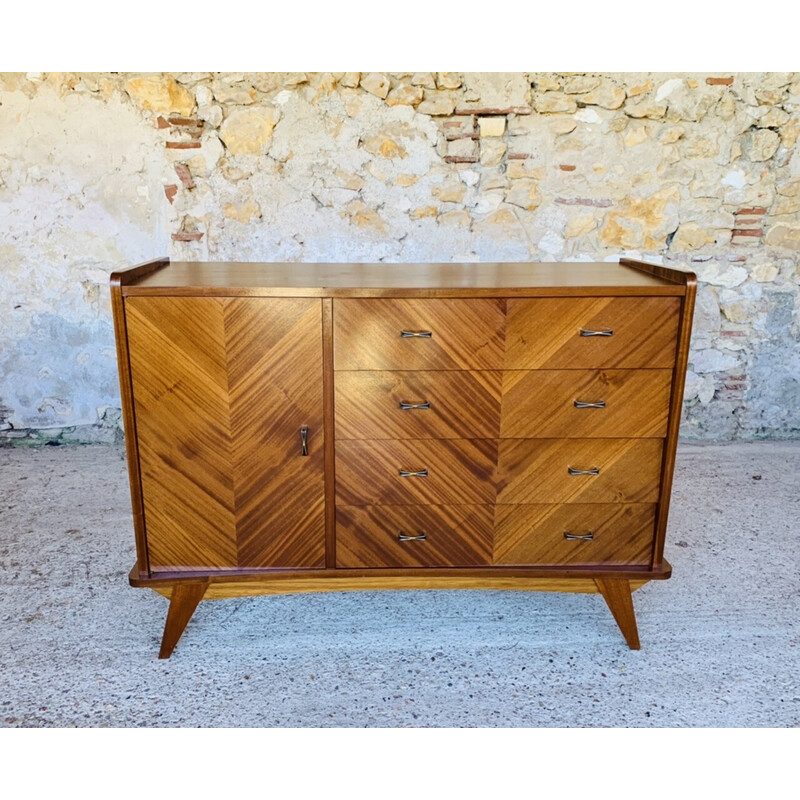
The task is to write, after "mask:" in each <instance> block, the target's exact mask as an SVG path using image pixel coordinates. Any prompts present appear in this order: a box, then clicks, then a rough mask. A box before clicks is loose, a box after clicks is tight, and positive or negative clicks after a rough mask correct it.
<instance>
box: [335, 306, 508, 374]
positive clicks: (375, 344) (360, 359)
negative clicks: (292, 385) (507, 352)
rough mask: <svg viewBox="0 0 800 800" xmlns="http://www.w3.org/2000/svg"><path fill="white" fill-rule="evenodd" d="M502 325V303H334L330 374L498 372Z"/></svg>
mask: <svg viewBox="0 0 800 800" xmlns="http://www.w3.org/2000/svg"><path fill="white" fill-rule="evenodd" d="M504 325H505V302H504V301H502V300H494V299H487V300H484V299H476V300H445V299H442V300H419V299H409V300H405V299H393V300H371V299H361V300H348V299H346V300H334V306H333V348H334V350H333V352H334V368H335V369H337V370H361V369H368V370H425V369H435V370H470V369H473V370H487V369H488V370H491V369H501V368H502V366H503V332H504ZM404 333H405V334H406V335H405V336H404V335H403V334H404ZM415 334H416V335H415Z"/></svg>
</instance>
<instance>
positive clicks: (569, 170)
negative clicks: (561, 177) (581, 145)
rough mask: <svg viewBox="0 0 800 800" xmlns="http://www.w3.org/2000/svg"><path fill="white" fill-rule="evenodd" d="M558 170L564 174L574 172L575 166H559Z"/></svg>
mask: <svg viewBox="0 0 800 800" xmlns="http://www.w3.org/2000/svg"><path fill="white" fill-rule="evenodd" d="M558 168H559V169H560V170H563V171H564V172H574V171H575V165H574V164H559V165H558Z"/></svg>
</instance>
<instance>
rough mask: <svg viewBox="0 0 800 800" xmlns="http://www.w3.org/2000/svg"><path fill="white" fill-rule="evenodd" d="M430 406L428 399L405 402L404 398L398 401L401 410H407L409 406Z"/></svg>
mask: <svg viewBox="0 0 800 800" xmlns="http://www.w3.org/2000/svg"><path fill="white" fill-rule="evenodd" d="M430 407H431V403H430V400H423V401H422V402H420V403H407V402H406V401H405V400H401V401H400V408H402V409H403V411H408V410H409V409H411V408H430Z"/></svg>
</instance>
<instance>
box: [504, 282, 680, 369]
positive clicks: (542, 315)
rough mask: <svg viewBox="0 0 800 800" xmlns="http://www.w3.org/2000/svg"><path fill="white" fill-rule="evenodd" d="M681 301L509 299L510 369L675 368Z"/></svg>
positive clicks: (674, 298) (508, 365)
mask: <svg viewBox="0 0 800 800" xmlns="http://www.w3.org/2000/svg"><path fill="white" fill-rule="evenodd" d="M680 302H681V301H680V298H679V297H569V298H567V297H556V298H541V299H533V300H528V299H515V300H509V301H508V318H507V321H506V361H505V367H506V369H594V368H601V367H623V368H626V369H627V368H637V367H650V368H653V369H656V368H658V369H668V368H671V367H672V366H673V364H674V363H675V349H676V342H677V336H678V322H679V318H680ZM582 331H583V333H582Z"/></svg>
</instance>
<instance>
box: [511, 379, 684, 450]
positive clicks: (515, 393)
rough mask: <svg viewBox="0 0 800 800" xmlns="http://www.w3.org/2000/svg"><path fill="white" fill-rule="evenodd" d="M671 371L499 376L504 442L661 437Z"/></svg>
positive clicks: (663, 428) (665, 425)
mask: <svg viewBox="0 0 800 800" xmlns="http://www.w3.org/2000/svg"><path fill="white" fill-rule="evenodd" d="M671 388H672V370H669V369H641V370H626V369H616V370H613V369H608V370H586V371H584V370H525V371H517V370H515V371H510V372H505V373H503V415H502V421H501V425H500V435H501V436H502V437H504V438H543V439H549V438H552V439H555V438H573V439H574V438H588V437H624V438H634V437H662V436H665V435H666V433H667V419H668V417H669V400H670V390H671Z"/></svg>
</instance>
